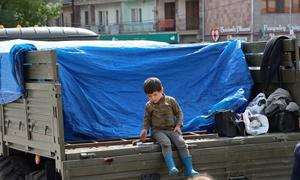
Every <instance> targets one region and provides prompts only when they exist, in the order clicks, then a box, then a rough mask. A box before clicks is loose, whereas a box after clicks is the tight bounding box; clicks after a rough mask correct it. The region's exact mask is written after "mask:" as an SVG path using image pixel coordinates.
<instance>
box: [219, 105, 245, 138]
mask: <svg viewBox="0 0 300 180" xmlns="http://www.w3.org/2000/svg"><path fill="white" fill-rule="evenodd" d="M214 115H215V122H216V123H215V126H216V132H217V133H218V135H219V136H220V137H235V136H245V135H246V132H245V125H244V123H243V122H242V121H240V122H238V121H237V118H236V116H235V113H234V112H233V111H232V110H219V111H217V112H216V113H215V114H214Z"/></svg>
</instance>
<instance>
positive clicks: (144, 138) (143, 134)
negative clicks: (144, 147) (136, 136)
mask: <svg viewBox="0 0 300 180" xmlns="http://www.w3.org/2000/svg"><path fill="white" fill-rule="evenodd" d="M146 138H147V129H143V130H142V131H141V134H140V140H141V141H142V142H144V141H145V140H146Z"/></svg>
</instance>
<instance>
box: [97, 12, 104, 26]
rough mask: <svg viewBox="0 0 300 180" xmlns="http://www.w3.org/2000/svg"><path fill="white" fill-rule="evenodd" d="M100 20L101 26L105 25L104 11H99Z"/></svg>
mask: <svg viewBox="0 0 300 180" xmlns="http://www.w3.org/2000/svg"><path fill="white" fill-rule="evenodd" d="M98 19H99V25H104V17H103V12H102V11H98Z"/></svg>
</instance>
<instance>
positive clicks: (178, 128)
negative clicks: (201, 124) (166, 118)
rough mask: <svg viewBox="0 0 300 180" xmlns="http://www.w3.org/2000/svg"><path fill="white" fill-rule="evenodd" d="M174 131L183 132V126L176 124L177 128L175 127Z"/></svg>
mask: <svg viewBox="0 0 300 180" xmlns="http://www.w3.org/2000/svg"><path fill="white" fill-rule="evenodd" d="M174 132H177V133H178V134H180V135H181V134H182V131H181V126H180V125H179V124H177V125H176V127H175V129H174Z"/></svg>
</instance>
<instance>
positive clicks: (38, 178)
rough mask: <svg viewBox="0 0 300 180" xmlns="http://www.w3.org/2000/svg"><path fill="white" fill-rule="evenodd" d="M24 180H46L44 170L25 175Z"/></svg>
mask: <svg viewBox="0 0 300 180" xmlns="http://www.w3.org/2000/svg"><path fill="white" fill-rule="evenodd" d="M25 180H47V177H46V171H45V170H38V171H34V172H31V173H30V174H27V175H26V178H25Z"/></svg>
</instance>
